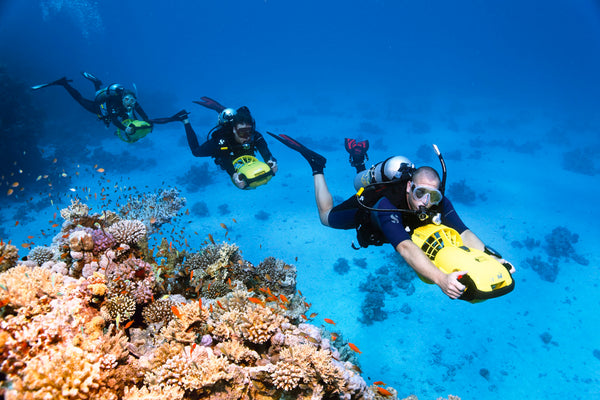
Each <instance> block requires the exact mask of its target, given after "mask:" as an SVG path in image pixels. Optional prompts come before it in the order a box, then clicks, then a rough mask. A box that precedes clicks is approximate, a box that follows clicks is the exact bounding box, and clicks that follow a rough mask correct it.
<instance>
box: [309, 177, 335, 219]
mask: <svg viewBox="0 0 600 400" xmlns="http://www.w3.org/2000/svg"><path fill="white" fill-rule="evenodd" d="M313 179H314V183H315V200H316V201H317V209H318V210H319V218H320V219H321V223H322V224H323V225H325V226H329V221H328V220H329V212H330V211H331V209H332V208H333V197H332V196H331V192H329V188H328V187H327V182H326V181H325V175H323V174H322V173H320V174H315V175H313Z"/></svg>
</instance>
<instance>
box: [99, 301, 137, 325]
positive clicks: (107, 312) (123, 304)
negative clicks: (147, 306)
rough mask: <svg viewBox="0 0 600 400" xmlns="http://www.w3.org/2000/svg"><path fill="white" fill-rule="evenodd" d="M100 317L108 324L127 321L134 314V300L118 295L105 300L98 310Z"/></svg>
mask: <svg viewBox="0 0 600 400" xmlns="http://www.w3.org/2000/svg"><path fill="white" fill-rule="evenodd" d="M100 312H101V313H102V317H103V318H104V319H105V320H106V321H109V322H112V321H117V319H118V320H119V322H125V321H128V320H129V319H130V318H131V317H132V316H133V314H134V313H135V300H134V299H133V297H130V296H125V295H118V296H114V297H111V298H109V299H107V300H106V301H105V302H104V304H103V305H102V308H101V309H100Z"/></svg>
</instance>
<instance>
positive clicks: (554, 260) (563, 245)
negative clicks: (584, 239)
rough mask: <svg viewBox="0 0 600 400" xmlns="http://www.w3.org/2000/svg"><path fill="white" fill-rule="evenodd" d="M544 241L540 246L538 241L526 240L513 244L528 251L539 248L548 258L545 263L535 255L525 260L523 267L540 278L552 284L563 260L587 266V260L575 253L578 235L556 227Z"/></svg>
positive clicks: (539, 256)
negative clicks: (532, 271)
mask: <svg viewBox="0 0 600 400" xmlns="http://www.w3.org/2000/svg"><path fill="white" fill-rule="evenodd" d="M544 239H545V241H544V242H543V243H542V244H540V241H539V240H535V239H533V238H530V237H528V238H526V239H525V240H524V241H523V242H522V243H521V242H519V241H515V242H513V246H515V247H525V248H527V249H528V250H536V249H537V248H538V247H540V245H541V247H542V248H543V249H544V251H545V252H546V255H547V256H548V258H547V261H545V260H543V259H542V256H541V255H539V254H536V255H534V256H532V257H528V258H526V259H525V266H528V267H531V269H533V270H534V271H535V272H537V274H538V275H539V276H540V278H541V279H542V280H544V281H547V282H554V281H555V280H556V278H557V276H558V272H559V271H560V262H561V261H563V260H566V261H569V260H572V261H574V262H576V263H577V264H580V265H588V264H589V260H588V259H587V258H585V257H584V256H583V255H581V254H579V253H577V251H576V250H575V247H574V245H575V244H576V243H577V242H578V241H579V235H577V234H576V233H572V232H571V231H569V229H568V228H566V227H564V226H557V227H555V228H554V229H552V232H551V233H550V234H548V235H545V237H544Z"/></svg>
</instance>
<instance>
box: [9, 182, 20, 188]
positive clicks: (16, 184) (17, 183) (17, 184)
mask: <svg viewBox="0 0 600 400" xmlns="http://www.w3.org/2000/svg"><path fill="white" fill-rule="evenodd" d="M11 186H12V187H17V186H19V182H15V183H13V184H12V185H11Z"/></svg>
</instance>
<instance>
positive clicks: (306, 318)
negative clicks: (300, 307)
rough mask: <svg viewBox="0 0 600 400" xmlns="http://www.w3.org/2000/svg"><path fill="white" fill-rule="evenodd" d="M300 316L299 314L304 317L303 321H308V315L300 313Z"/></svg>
mask: <svg viewBox="0 0 600 400" xmlns="http://www.w3.org/2000/svg"><path fill="white" fill-rule="evenodd" d="M300 316H301V317H302V318H304V320H305V321H308V317H307V316H306V315H304V314H301V315H300Z"/></svg>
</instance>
